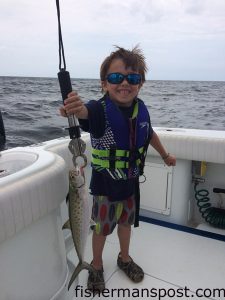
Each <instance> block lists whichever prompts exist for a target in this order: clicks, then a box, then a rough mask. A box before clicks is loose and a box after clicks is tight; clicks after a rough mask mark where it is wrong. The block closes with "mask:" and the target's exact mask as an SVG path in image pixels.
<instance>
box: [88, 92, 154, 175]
mask: <svg viewBox="0 0 225 300" xmlns="http://www.w3.org/2000/svg"><path fill="white" fill-rule="evenodd" d="M99 101H100V102H101V104H102V105H103V108H104V112H105V119H106V128H105V132H104V134H103V136H102V137H101V138H98V139H95V138H94V137H93V136H92V135H91V144H92V167H93V168H94V169H95V170H96V171H98V172H102V173H104V174H105V175H108V176H111V177H112V178H113V179H115V180H121V179H122V180H126V179H128V178H137V177H138V176H140V175H142V174H143V168H144V161H145V157H146V153H147V148H148V144H149V135H150V117H149V113H148V110H147V108H146V106H145V104H144V102H143V101H142V100H140V99H136V100H135V104H134V108H133V114H132V117H131V118H126V117H125V116H124V115H123V113H122V112H121V111H120V109H119V107H118V106H117V105H116V104H115V103H114V102H113V101H112V100H110V98H109V97H108V96H106V97H103V98H102V99H100V100H99Z"/></svg>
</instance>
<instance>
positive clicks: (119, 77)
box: [106, 73, 141, 85]
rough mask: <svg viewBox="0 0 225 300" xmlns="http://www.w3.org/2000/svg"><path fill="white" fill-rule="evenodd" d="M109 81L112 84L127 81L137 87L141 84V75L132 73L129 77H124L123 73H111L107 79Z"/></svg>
mask: <svg viewBox="0 0 225 300" xmlns="http://www.w3.org/2000/svg"><path fill="white" fill-rule="evenodd" d="M106 79H107V81H108V82H109V83H111V84H120V83H122V82H123V81H124V79H126V81H127V82H128V83H129V84H132V85H137V84H140V83H141V75H140V74H136V73H131V74H128V75H123V74H121V73H110V74H108V75H107V77H106Z"/></svg>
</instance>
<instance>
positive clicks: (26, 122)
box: [0, 77, 225, 149]
mask: <svg viewBox="0 0 225 300" xmlns="http://www.w3.org/2000/svg"><path fill="white" fill-rule="evenodd" d="M72 86H73V89H74V90H76V91H77V92H78V93H79V94H80V96H81V98H82V99H83V101H84V102H87V101H88V100H93V99H99V98H100V97H102V93H101V87H100V81H99V80H97V79H72ZM139 97H140V98H141V99H142V100H144V101H145V103H146V105H147V107H148V109H149V112H150V116H151V122H152V126H153V127H167V128H171V127H177V128H195V129H213V130H225V82H223V81H221V82H217V81H212V82H211V81H163V80H160V81H158V80H157V81H154V80H152V81H146V82H145V84H144V86H143V87H142V90H141V92H140V94H139ZM61 105H62V98H61V94H60V91H59V85H58V80H57V79H56V78H34V77H0V111H1V112H2V117H3V120H4V125H5V132H6V138H7V140H6V144H5V148H6V149H7V148H13V147H16V146H27V145H31V144H36V143H39V142H43V141H46V140H50V139H55V138H58V137H62V136H67V135H68V133H67V130H66V128H67V127H68V122H67V118H63V117H61V116H60V114H59V107H60V106H61Z"/></svg>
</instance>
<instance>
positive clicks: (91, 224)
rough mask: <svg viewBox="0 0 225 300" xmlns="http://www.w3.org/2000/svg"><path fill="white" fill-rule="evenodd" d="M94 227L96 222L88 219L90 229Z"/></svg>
mask: <svg viewBox="0 0 225 300" xmlns="http://www.w3.org/2000/svg"><path fill="white" fill-rule="evenodd" d="M95 225H96V222H95V221H94V220H92V219H90V227H91V226H95Z"/></svg>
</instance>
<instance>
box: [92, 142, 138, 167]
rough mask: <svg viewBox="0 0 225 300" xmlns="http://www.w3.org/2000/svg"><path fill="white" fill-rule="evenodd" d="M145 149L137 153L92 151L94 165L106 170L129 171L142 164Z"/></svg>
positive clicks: (114, 150)
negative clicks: (132, 167) (131, 167)
mask: <svg viewBox="0 0 225 300" xmlns="http://www.w3.org/2000/svg"><path fill="white" fill-rule="evenodd" d="M143 151H144V147H141V148H139V149H138V151H137V150H135V151H129V150H120V149H101V150H99V149H92V161H91V162H92V164H93V165H96V166H99V167H101V168H106V169H128V168H129V167H130V166H133V165H134V164H135V165H136V166H139V165H140V164H141V158H142V156H143V155H142V153H143Z"/></svg>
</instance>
